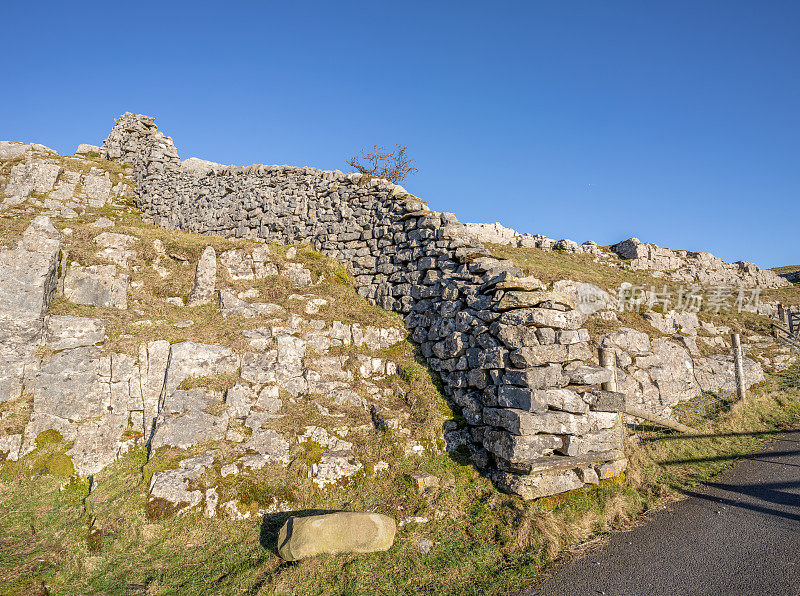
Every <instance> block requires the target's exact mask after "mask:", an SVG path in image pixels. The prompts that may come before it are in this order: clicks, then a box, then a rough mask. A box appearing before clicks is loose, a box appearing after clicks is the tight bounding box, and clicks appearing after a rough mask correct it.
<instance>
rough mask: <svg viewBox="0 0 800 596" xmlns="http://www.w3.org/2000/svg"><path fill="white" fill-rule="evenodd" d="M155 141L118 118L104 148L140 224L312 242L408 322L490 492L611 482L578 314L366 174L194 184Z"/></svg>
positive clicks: (601, 375) (531, 494) (526, 492)
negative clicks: (126, 170) (125, 183)
mask: <svg viewBox="0 0 800 596" xmlns="http://www.w3.org/2000/svg"><path fill="white" fill-rule="evenodd" d="M150 137H153V138H152V139H151V138H150ZM163 138H164V137H163V135H161V133H158V132H157V130H156V129H155V126H154V124H153V122H152V119H151V118H146V117H141V116H135V115H129V114H126V115H124V116H123V117H122V118H120V120H119V121H118V123H117V126H115V129H114V131H112V134H111V135H109V140H107V141H106V146H107V147H108V150H107V151H108V155H109V157H113V156H115V155H120V157H117V159H127V160H129V161H128V162H129V163H133V164H134V168H135V175H136V177H137V197H136V201H137V206H138V207H139V208H140V209H141V211H142V212H143V214H144V217H145V218H146V219H148V220H150V221H152V222H154V223H155V224H157V225H160V226H163V227H167V228H173V229H180V230H183V231H187V232H193V233H200V234H219V235H222V236H228V237H248V238H255V239H262V240H265V241H268V242H272V241H275V242H280V243H295V242H311V243H313V245H314V246H315V248H316V249H317V250H319V251H321V252H323V253H326V254H328V255H330V256H333V257H336V258H338V259H339V260H341V261H342V262H343V263H345V264H346V265H347V266H349V268H350V270H351V271H352V274H353V277H354V279H355V282H356V285H357V289H358V292H359V294H360V295H362V296H364V297H365V298H367V299H370V300H372V301H374V302H376V303H377V304H379V305H381V306H382V307H384V308H386V309H390V310H394V311H397V312H399V313H402V314H403V315H404V317H405V322H406V326H407V327H408V329H409V331H410V332H411V338H412V340H413V341H414V342H416V343H417V344H418V345H419V347H420V351H421V352H422V354H423V355H424V356H425V357H426V359H427V361H428V363H429V365H430V367H431V369H432V370H434V371H436V372H437V373H439V375H440V376H441V378H442V381H443V387H444V391H445V393H446V395H447V396H448V397H449V398H450V399H451V401H452V402H453V404H455V405H456V406H457V407H458V408H459V409H460V411H461V412H462V413H463V419H464V421H465V424H466V426H465V427H463V428H459V429H454V430H453V429H451V431H450V433H449V434H450V435H451V436H450V437H449V438H448V443H451V444H453V443H460V444H463V445H464V446H465V447H466V448H467V449H468V450H469V453H470V456H471V457H472V460H473V462H474V463H475V464H476V466H478V467H480V468H482V469H485V470H487V472H489V473H490V476H491V477H492V478H493V479H494V480H495V482H496V483H497V484H498V486H500V487H501V488H503V489H505V490H509V491H513V492H516V493H519V494H521V495H523V496H524V497H526V498H536V497H540V496H544V495H547V494H552V493H553V492H559V491H560V490H569V489H572V488H577V487H578V486H581V485H583V484H584V483H585V482H593V481H594V480H595V479H596V477H597V472H596V471H595V467H594V466H595V464H597V465H603V464H605V465H606V468H603V469H602V470H601V474H605V475H608V474H610V473H611V472H613V471H616V472H618V471H619V470H620V469H621V465H620V464H613V462H621V461H623V460H621V453H620V451H619V448H620V445H619V431H620V428H621V426H620V424H621V423H620V420H619V416H618V415H617V414H616V413H614V412H610V411H607V410H613V409H614V408H615V407H616V408H617V409H618V408H619V403H618V402H619V400H617V401H616V402H614V400H609V398H608V396H606V395H604V394H601V393H598V392H597V391H591V389H597V388H598V387H597V385H598V384H599V383H602V382H604V381H605V380H607V373H606V371H604V370H603V369H598V368H597V367H596V366H593V365H592V364H585V363H586V362H591V361H592V360H593V357H592V353H591V351H590V350H589V349H588V347H587V343H586V342H587V341H588V339H589V337H588V332H587V331H586V330H585V329H580V326H581V324H582V323H583V321H584V320H585V315H583V314H582V313H580V312H579V311H577V310H575V305H574V304H573V303H571V301H569V299H567V298H565V297H563V296H561V295H559V294H558V293H554V292H547V291H545V290H544V288H543V286H542V285H541V284H540V283H539V282H537V281H536V280H531V279H524V278H522V271H521V270H519V269H518V268H516V267H514V265H513V264H512V263H511V262H510V261H506V260H501V259H496V258H494V257H492V256H490V255H489V254H488V252H487V251H486V250H485V248H484V247H483V246H482V245H481V244H480V243H479V242H477V240H476V239H475V238H474V236H473V235H471V234H470V233H469V232H468V231H467V230H466V228H465V226H464V225H463V224H461V223H460V222H459V221H458V220H457V219H456V217H455V216H454V215H452V214H448V213H437V212H433V211H430V210H428V206H427V204H426V203H425V202H423V201H422V200H420V199H418V198H417V197H414V196H413V195H411V194H409V193H408V192H406V191H405V190H404V189H403V188H402V187H400V186H397V185H394V184H391V183H389V182H387V181H385V180H378V179H372V180H368V181H365V180H364V179H363V177H362V176H361V175H360V174H343V173H342V172H339V171H332V172H330V171H322V170H317V169H314V168H307V167H304V168H297V167H290V166H264V165H252V166H247V167H243V168H242V167H224V166H220V167H214V168H209V169H208V170H207V171H205V172H204V173H203V172H200V173H198V172H196V171H186V170H185V169H180V168H179V167H173V166H174V165H175V164H176V163H177V156H176V157H175V160H171V161H157V162H156V165H155V166H154V165H153V163H151V162H149V161H148V160H149V159H151V157H152V156H153V155H154V154H155V155H156V156H157V157H158V159H161V158H162V156H163V152H161V153H159V152H155V153H154V152H153V151H152V147H160V146H161V145H160V144H161V143H162V142H163ZM170 143H171V142H170ZM170 146H171V145H170ZM120 147H124V148H125V151H122V150H119V151H118V150H117V149H113V150H112V148H120ZM136 151H138V152H139V153H138V154H134V155H131V154H130V153H131V152H136ZM165 166H166V167H165ZM615 433H616V434H615ZM454 435H457V437H458V438H456V437H454ZM609 462H611V464H610V465H611V467H609ZM593 474H594V475H593Z"/></svg>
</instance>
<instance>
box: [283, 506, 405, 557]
mask: <svg viewBox="0 0 800 596" xmlns="http://www.w3.org/2000/svg"><path fill="white" fill-rule="evenodd" d="M396 530H397V526H396V524H395V521H394V520H393V519H392V518H391V517H388V516H386V515H381V514H378V513H350V512H341V513H327V514H324V515H312V516H310V517H290V518H289V519H288V520H287V521H286V523H285V524H284V525H283V527H282V528H281V530H280V533H279V534H278V555H279V556H280V557H281V558H282V559H284V560H286V561H298V560H300V559H305V558H307V557H313V556H314V555H319V554H322V553H329V554H335V553H370V552H375V551H385V550H389V548H391V546H392V544H393V543H394V535H395V532H396Z"/></svg>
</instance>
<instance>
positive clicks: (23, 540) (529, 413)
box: [0, 117, 800, 594]
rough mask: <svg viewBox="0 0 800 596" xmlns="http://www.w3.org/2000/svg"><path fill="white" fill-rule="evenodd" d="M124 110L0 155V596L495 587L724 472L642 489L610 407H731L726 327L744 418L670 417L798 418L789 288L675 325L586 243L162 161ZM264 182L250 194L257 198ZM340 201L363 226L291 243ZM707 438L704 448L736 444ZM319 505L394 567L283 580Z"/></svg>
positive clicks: (634, 278)
mask: <svg viewBox="0 0 800 596" xmlns="http://www.w3.org/2000/svg"><path fill="white" fill-rule="evenodd" d="M138 118H139V119H129V120H125V117H123V118H121V119H120V120H121V121H122V122H123V124H125V126H119V125H118V127H115V130H114V131H112V134H111V135H109V140H107V141H106V144H105V145H104V147H93V146H81V147H79V151H80V152H79V153H78V154H76V155H75V156H60V155H57V154H56V153H55V152H52V151H50V150H48V149H47V148H46V147H43V146H41V145H25V144H21V143H2V144H0V160H2V161H0V204H1V205H2V206H1V207H0V246H1V247H2V252H0V281H2V284H1V285H0V318H2V321H3V325H2V329H0V345H1V346H2V353H0V462H1V465H2V469H1V471H0V479H1V480H2V482H0V502H1V503H2V504H3V509H4V510H5V511H7V512H8V515H5V516H4V519H3V521H2V522H0V524H2V535H3V538H2V539H0V540H1V541H0V559H3V560H4V561H5V562H4V563H0V586H2V591H3V592H4V593H29V594H34V593H47V591H45V590H44V589H43V588H42V586H43V585H48V586H51V588H50V589H51V590H52V593H58V592H64V591H67V592H78V591H94V592H100V591H104V592H108V593H148V594H160V593H170V594H172V593H187V594H188V593H198V592H200V591H207V592H213V593H243V592H249V593H272V592H277V593H317V592H330V593H365V592H375V591H378V592H387V593H388V592H394V593H397V592H409V593H410V592H416V591H418V590H429V591H437V590H438V591H442V592H450V593H453V592H455V591H457V589H458V588H459V587H460V588H461V589H463V591H464V592H470V591H472V592H474V593H485V592H492V591H499V590H501V589H505V588H508V587H510V586H513V585H516V584H517V583H519V582H520V581H524V580H525V579H526V578H530V577H531V576H533V575H535V574H537V573H539V572H540V570H541V566H542V565H543V564H544V563H545V562H546V561H547V560H549V559H550V558H552V557H553V556H554V555H555V554H556V553H557V552H558V551H559V550H560V549H561V548H563V547H565V546H568V545H570V544H573V543H574V542H576V541H579V540H581V539H585V538H586V537H588V536H589V535H591V534H592V533H594V532H602V531H605V530H607V529H609V528H611V527H619V526H620V525H621V524H624V523H626V522H627V521H628V520H629V519H631V517H632V516H634V515H635V514H637V513H638V512H640V511H642V510H644V509H646V508H648V507H651V506H653V505H654V504H656V503H657V502H659V500H660V499H662V498H664V497H665V496H667V495H669V494H670V490H671V488H670V487H673V488H674V487H676V486H678V485H679V484H680V483H681V482H693V481H696V480H697V479H698V478H700V477H702V476H703V475H704V474H709V473H711V472H713V471H715V470H716V469H718V467H719V466H720V465H722V464H714V466H711V467H709V466H706V467H701V468H699V469H695V468H692V466H691V465H689V466H687V467H686V469H684V470H682V471H680V472H678V473H677V474H676V476H674V477H672V476H669V475H668V477H667V479H666V480H665V478H664V476H662V474H664V472H663V471H660V469H659V468H658V466H657V462H658V461H659V458H667V459H668V456H671V455H674V452H670V451H669V449H670V448H662V450H661V451H659V450H658V449H656V450H655V451H652V450H648V449H647V448H644V449H642V448H640V447H636V446H635V445H633V444H632V443H631V441H630V440H629V439H630V437H631V434H630V433H629V432H628V433H627V434H625V435H623V432H624V428H623V426H622V424H621V412H622V410H621V408H622V406H621V405H620V403H618V402H619V400H620V399H622V400H623V401H625V400H628V401H629V402H630V403H636V404H638V405H641V406H644V407H646V408H648V409H650V410H652V411H654V412H658V413H659V414H661V415H666V416H673V417H678V418H679V417H681V416H682V412H681V407H680V405H681V404H684V403H690V402H691V401H692V400H693V399H696V398H697V397H698V396H700V395H703V394H708V393H713V394H715V395H717V396H718V397H719V399H720V400H724V399H725V398H726V397H727V398H730V394H731V392H732V391H733V389H734V385H733V365H732V360H731V357H730V333H731V332H737V333H740V334H741V335H742V339H743V342H744V344H745V355H746V356H747V359H746V361H745V362H746V369H745V376H746V381H747V385H748V387H753V386H754V391H755V393H756V396H757V399H755V400H754V401H753V402H752V403H749V404H746V405H743V406H741V407H739V410H737V414H736V417H734V418H733V419H729V418H723V419H715V420H709V419H702V420H698V419H694V420H692V421H691V422H692V423H693V424H696V425H698V426H704V427H706V428H708V429H714V428H727V429H729V430H730V429H734V428H742V427H743V426H742V425H744V426H746V427H747V428H748V429H749V428H752V429H756V428H759V429H763V428H775V427H779V426H780V425H782V424H785V423H786V421H787V420H790V419H791V418H792V416H794V415H795V414H796V411H795V410H794V408H795V405H796V403H797V400H798V395H797V392H796V391H794V390H787V391H781V390H779V389H778V388H777V386H776V385H775V381H774V380H773V379H771V378H770V377H769V373H771V372H774V371H778V370H783V369H786V368H787V367H790V366H792V365H793V363H794V360H795V359H794V355H793V354H792V353H791V352H790V350H789V348H787V347H785V346H783V345H782V344H778V343H776V342H775V340H774V338H773V337H772V336H771V321H772V319H771V318H770V317H771V316H772V315H774V314H776V313H777V303H778V302H781V303H782V304H784V305H787V306H788V305H796V304H800V289H798V288H796V287H793V286H781V287H765V288H759V291H758V296H759V297H760V300H758V301H757V302H754V301H753V300H751V298H752V294H751V293H748V294H747V295H746V296H744V295H742V296H740V295H739V294H737V293H736V292H733V293H731V294H725V296H724V298H725V299H726V302H724V303H719V301H718V302H717V303H716V305H717V306H718V307H719V308H714V307H713V306H712V307H704V306H702V305H701V306H700V307H699V308H698V309H697V311H694V310H689V311H683V310H676V309H675V308H673V307H675V306H677V305H676V304H675V302H674V300H676V299H677V296H678V295H679V294H680V292H681V291H682V290H681V289H682V287H683V286H682V284H681V282H679V281H674V280H669V279H665V278H664V277H663V276H659V275H653V274H652V272H649V271H646V270H642V269H640V268H636V267H634V266H633V265H632V264H631V263H630V259H624V258H622V257H620V256H619V255H618V254H616V253H614V252H612V251H611V250H610V249H608V248H601V247H595V249H593V250H592V251H588V252H576V251H568V250H559V249H556V250H543V249H542V248H538V247H519V246H507V245H501V244H488V245H486V246H483V245H480V244H479V243H477V241H475V240H474V239H472V238H470V237H469V236H468V235H462V234H463V230H462V227H461V225H460V224H459V223H458V222H457V220H456V219H455V217H454V216H452V215H451V214H439V213H436V212H433V211H430V210H429V209H428V207H427V205H426V204H424V202H422V201H421V200H420V199H418V198H416V197H413V196H412V195H409V194H407V193H405V192H404V189H403V190H402V192H401V191H400V190H398V188H399V187H391V188H390V187H388V186H384V185H382V184H380V183H376V184H375V185H374V186H371V187H368V188H367V187H364V185H362V184H361V181H360V178H359V177H354V178H348V177H347V176H348V175H344V174H342V173H340V172H339V173H336V172H322V173H320V171H317V170H313V171H312V169H310V168H288V167H287V166H248V168H251V169H250V170H249V171H243V170H247V168H243V169H236V168H232V167H223V166H218V165H217V164H212V163H211V162H204V163H202V164H198V160H194V161H192V160H187V161H188V162H189V163H188V165H186V166H184V165H183V164H180V162H179V160H178V158H177V151H175V150H174V147H171V141H170V142H169V144H166V142H165V141H163V139H162V137H163V135H161V136H158V135H160V134H161V133H158V134H156V133H155V132H154V129H153V128H152V127H151V126H150V124H152V119H149V120H148V119H147V118H146V117H138ZM142 118H144V119H142ZM148 122H150V124H148ZM131 123H133V124H131ZM142 123H144V124H142ZM139 125H141V126H142V128H141V129H136V131H137V134H138V133H141V136H136V137H135V139H134V140H135V142H134V141H132V140H131V138H130V137H129V136H128V135H129V133H130V130H128V129H127V128H125V127H133V128H136V126H139ZM163 138H166V137H163ZM154 139H155V140H154ZM142 147H144V148H145V149H144V150H143V149H142ZM170 147H171V148H170ZM145 150H146V152H147V153H146V154H147V156H148V160H149V161H146V162H144V163H143V162H142V161H141V155H142V154H143V152H144V151H145ZM101 155H102V156H104V157H101ZM128 157H130V159H128ZM107 158H108V159H107ZM126 162H130V163H126ZM154 163H159V164H160V163H167V164H171V165H170V166H169V167H165V168H164V169H163V170H162V169H156V168H154V167H153V164H154ZM184 163H186V162H184ZM301 170H302V171H301ZM295 177H298V178H295ZM307 177H310V178H313V179H314V180H324V188H325V192H326V194H325V195H324V198H323V199H317V198H316V196H319V192H318V188H317V191H315V192H317V195H315V198H314V200H317V201H318V203H314V200H312V199H311V198H309V197H305V196H301V197H300V198H299V199H298V198H297V196H298V192H299V191H298V189H301V190H302V189H304V188H305V186H304V184H306V183H307V182H306V181H305V180H306V178H307ZM298 179H299V180H301V182H297V180H298ZM265 181H266V182H265ZM264 185H266V186H264ZM264 188H267V191H265V192H267V193H268V194H267V195H265V196H269V197H270V198H271V200H272V202H271V203H269V202H268V201H266V200H265V201H263V202H260V198H259V200H256V199H253V197H254V196H256V197H260V195H258V194H257V193H258V192H261V190H263V189H264ZM198 189H200V190H199V191H198ZM303 192H305V191H303ZM347 192H352V193H353V195H352V196H353V197H355V198H353V199H351V201H350V203H349V204H350V205H351V207H350V209H351V211H352V212H354V213H355V215H354V216H353V217H355V218H358V217H365V218H366V217H367V215H359V212H358V211H359V209H363V211H364V213H369V214H370V215H369V217H377V218H378V221H379V222H380V224H379V225H376V226H374V227H375V229H376V230H377V229H378V228H380V227H382V226H383V227H385V228H386V229H387V231H386V233H381V234H379V233H378V232H377V231H376V232H375V233H374V235H373V234H372V233H370V234H367V233H365V232H358V233H356V232H355V231H354V228H353V227H352V226H348V221H347V220H342V219H338V220H335V221H334V220H331V221H330V223H329V225H330V226H331V228H332V229H333V233H328V234H327V235H324V234H323V233H322V232H321V231H320V230H319V228H318V227H315V226H318V225H319V224H320V222H323V223H324V222H326V221H327V220H326V218H327V217H329V213H328V211H326V209H327V210H329V211H333V212H335V211H337V210H339V211H341V210H342V208H341V207H340V206H339V204H338V203H336V201H337V200H340V199H341V197H347V196H348V195H347V194H346V193H347ZM195 193H196V194H195ZM217 193H218V194H217ZM381 193H382V194H381ZM311 194H313V193H309V196H310V195H311ZM334 195H335V197H334ZM375 196H377V197H379V199H381V200H385V203H381V202H380V201H374V197H375ZM231 197H233V198H234V199H235V201H236V202H235V203H234V202H232V201H231ZM242 197H245V198H244V199H242ZM173 199H174V200H175V202H174V203H170V202H169V201H170V200H173ZM341 200H342V201H344V199H341ZM371 201H372V202H374V203H377V204H378V207H375V206H374V205H373V203H371ZM230 205H233V207H230ZM276 205H277V206H279V207H280V209H279V208H278V207H276ZM383 205H388V207H386V210H387V213H388V214H389V215H386V218H387V219H386V221H389V223H386V221H384V220H382V219H380V217H383V216H384V214H383V213H382V212H381V211H380V210H381V209H383V208H384V207H383ZM270 209H273V210H274V211H270ZM369 209H372V210H373V211H369ZM393 209H396V210H397V211H396V212H395V211H393ZM259 210H260V211H259ZM265 210H266V211H265ZM312 213H313V216H312V215H311V214H312ZM376 213H377V215H376ZM395 215H396V219H391V218H394V217H395ZM343 217H345V216H343ZM369 221H373V220H369ZM156 223H158V224H161V225H156ZM245 224H247V225H251V224H252V226H253V227H252V228H247V226H246V225H245ZM370 225H372V224H370ZM245 228H247V229H245ZM252 229H257V230H259V232H260V235H259V234H252V233H250V232H249V231H248V230H252ZM400 229H402V230H403V232H402V233H400V232H399V231H398V230H400ZM304 234H305V235H306V236H304ZM281 239H283V240H292V241H291V242H289V241H284V242H281V241H279V240H281ZM381 251H385V255H389V257H391V258H383V255H384V253H382V252H381ZM425 251H427V252H425ZM406 253H407V254H406ZM375 255H378V256H375ZM431 255H433V256H431ZM451 257H452V258H451ZM422 262H425V263H426V265H425V266H424V268H423V269H422V272H421V273H420V272H418V271H416V270H415V269H414V268H415V267H417V266H418V264H420V263H422ZM398 263H400V266H399V267H398V266H397V264H398ZM376 272H377V273H376ZM748 274H749V272H748ZM376 276H382V277H380V278H379V279H377V280H376ZM476 280H477V281H476ZM624 284H628V285H624ZM633 287H635V288H639V289H640V290H639V293H638V294H637V293H635V292H634V293H631V291H630V288H633ZM477 288H479V289H477ZM620 288H622V289H620ZM436 292H438V294H436ZM659 292H660V294H661V297H660V299H659V300H655V301H654V300H651V298H656V297H657V296H655V295H656V294H658V293H659ZM665 294H669V295H670V296H673V297H674V298H673V302H671V303H670V302H667V301H666V300H665V299H664V295H665ZM625 297H627V298H633V299H634V300H633V303H631V302H630V301H624V300H623V301H622V302H624V303H625V304H627V305H629V306H630V305H631V304H633V305H634V306H637V307H636V308H634V307H633V306H631V307H630V308H626V307H625V305H621V301H620V299H621V298H625ZM717 298H720V297H719V296H717ZM737 299H738V300H739V301H740V302H739V306H741V307H742V309H741V312H740V309H739V308H736V306H737ZM637 300H638V302H637ZM379 304H380V305H382V306H383V307H381V306H379ZM648 306H649V307H648ZM384 307H385V308H384ZM640 307H641V308H640ZM524 317H536V321H537V322H536V324H535V325H534V324H532V323H531V322H530V321H528V322H527V323H526V322H525V320H524ZM567 320H568V321H570V323H569V324H566V323H563V321H567ZM601 346H602V347H608V348H611V349H612V350H613V351H614V353H615V354H616V363H617V375H618V377H617V381H618V384H619V387H620V392H622V393H624V394H625V395H623V396H622V397H619V396H617V397H614V396H612V397H614V399H616V400H617V402H615V403H617V405H616V406H614V407H611V406H602V405H601V402H602V401H603V399H605V398H607V397H608V396H607V395H606V393H607V392H603V391H602V390H601V384H602V383H604V382H607V380H608V378H607V377H606V376H605V375H606V374H607V373H606V372H604V370H605V369H602V368H601V367H599V362H598V359H597V348H598V347H601ZM492 359H493V360H492ZM489 360H492V361H493V362H497V364H492V363H490V362H489ZM520 362H522V364H519V363H520ZM520 371H521V372H520ZM545 372H546V374H547V375H549V376H548V379H547V381H546V382H543V383H544V384H542V385H541V386H536V387H534V385H533V382H532V381H531V382H529V381H528V380H527V379H529V378H531V375H533V374H534V373H536V374H539V373H541V374H545ZM504 375H505V376H506V377H508V378H511V377H512V375H516V376H517V377H519V376H521V375H523V376H525V375H526V381H525V384H522V383H516V384H515V383H512V382H510V381H503V377H504ZM537 392H541V393H537ZM543 395H544V397H543ZM524 399H527V400H528V402H527V405H526V406H523V405H522V403H521V401H520V400H524ZM538 399H547V400H549V401H548V402H547V403H545V404H543V405H542V404H540V403H538V402H536V400H538ZM503 400H506V401H503ZM557 400H560V401H557ZM540 406H541V409H537V408H539V407H540ZM526 408H527V409H526ZM509 417H516V418H514V419H513V421H510V420H511V418H509ZM553 420H558V421H560V422H559V424H564V425H565V426H564V427H558V428H556V429H555V430H547V429H549V428H551V427H550V426H547V427H543V428H539V429H538V430H535V431H532V432H528V431H525V430H524V429H523V430H520V427H521V426H522V425H523V424H539V423H541V424H544V425H546V424H552V421H553ZM514 421H516V422H514ZM513 424H517V425H518V426H517V427H516V430H512V428H511V426H513ZM623 440H624V441H625V442H624V443H623ZM534 441H542V442H545V443H546V444H547V445H546V446H544V447H541V446H540V447H539V448H537V449H538V450H535V453H532V448H531V447H530V445H531V444H532V443H533V442H534ZM730 441H731V443H725V442H720V443H719V444H718V445H716V446H715V447H713V448H714V449H719V450H724V449H732V450H736V449H753V448H755V447H756V446H757V445H758V442H757V440H754V439H752V438H750V439H746V438H741V439H730ZM735 441H740V442H735ZM570 445H571V446H572V447H570ZM663 449H666V451H665V450H663ZM674 449H678V450H679V449H681V447H675V448H674ZM703 449H711V448H710V447H709V446H708V445H706V444H703ZM626 465H627V466H628V474H627V476H624V475H623V474H622V471H623V469H624V468H625V466H626ZM498 488H499V489H501V490H502V491H504V492H499V491H498ZM506 493H511V494H506ZM559 493H564V495H560V494H559ZM553 495H555V496H553ZM329 510H351V511H376V512H381V513H385V514H387V515H390V516H391V517H393V518H394V519H395V520H396V521H397V523H398V525H399V531H398V535H397V538H396V540H395V546H394V547H393V548H392V549H391V550H390V551H388V552H386V553H378V554H374V555H370V556H369V557H363V556H362V557H358V556H355V555H352V556H350V555H338V556H323V557H320V558H317V559H312V560H309V561H304V562H302V563H300V564H286V563H281V561H280V559H279V558H278V557H277V556H276V555H275V548H276V544H275V543H276V540H277V530H278V528H279V527H280V526H281V525H282V523H283V522H284V521H285V520H286V519H287V518H288V517H289V515H290V514H292V513H293V512H300V513H308V512H312V511H329ZM259 591H260V592H259Z"/></svg>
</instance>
